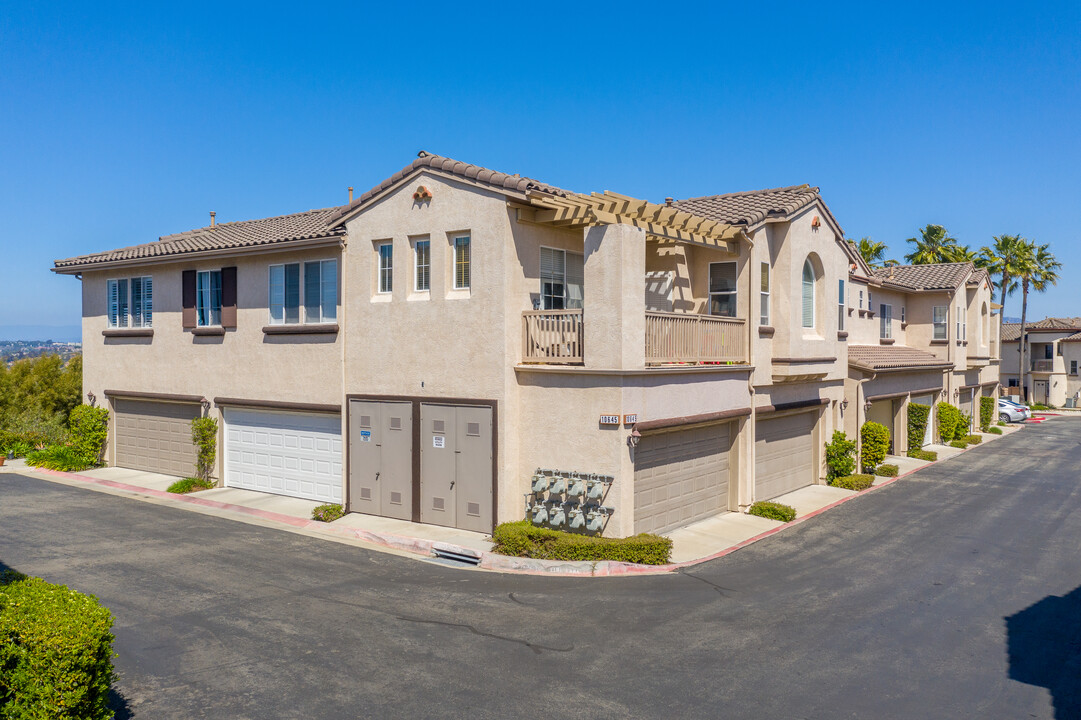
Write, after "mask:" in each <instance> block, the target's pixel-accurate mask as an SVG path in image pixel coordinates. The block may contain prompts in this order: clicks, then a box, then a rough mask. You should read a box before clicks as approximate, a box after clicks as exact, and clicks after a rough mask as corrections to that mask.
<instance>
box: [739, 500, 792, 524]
mask: <svg viewBox="0 0 1081 720" xmlns="http://www.w3.org/2000/svg"><path fill="white" fill-rule="evenodd" d="M747 514H748V515H757V516H758V517H763V518H766V519H767V520H780V521H781V522H792V521H793V520H795V519H796V508H794V507H792V506H791V505H783V504H781V503H777V502H770V501H769V500H759V501H758V502H756V503H754V504H752V505H751V507H749V508H747Z"/></svg>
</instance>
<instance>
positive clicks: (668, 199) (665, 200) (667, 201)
mask: <svg viewBox="0 0 1081 720" xmlns="http://www.w3.org/2000/svg"><path fill="white" fill-rule="evenodd" d="M674 202H675V200H674V199H673V198H670V197H668V198H665V199H664V204H665V206H667V207H672V203H674Z"/></svg>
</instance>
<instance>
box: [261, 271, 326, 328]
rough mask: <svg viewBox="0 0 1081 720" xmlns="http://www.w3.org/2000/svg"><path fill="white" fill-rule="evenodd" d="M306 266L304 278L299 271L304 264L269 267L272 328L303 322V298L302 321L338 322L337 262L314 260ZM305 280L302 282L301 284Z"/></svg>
mask: <svg viewBox="0 0 1081 720" xmlns="http://www.w3.org/2000/svg"><path fill="white" fill-rule="evenodd" d="M303 265H304V273H303V276H302V275H301V272H300V270H301V268H300V266H301V263H289V264H288V265H271V266H270V273H269V278H270V280H269V283H270V286H269V304H270V324H271V325H296V324H299V323H300V322H302V320H301V317H300V308H301V301H300V299H301V297H303V298H304V303H303V305H304V319H303V322H305V323H332V322H336V321H337V319H338V261H337V260H313V261H310V262H306V263H304V264H303ZM302 279H303V283H301V280H302ZM301 290H303V293H302V292H301Z"/></svg>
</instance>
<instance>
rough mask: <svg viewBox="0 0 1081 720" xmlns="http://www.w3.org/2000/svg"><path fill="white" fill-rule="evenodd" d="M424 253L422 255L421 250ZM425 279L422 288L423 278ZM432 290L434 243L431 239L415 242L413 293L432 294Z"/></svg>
mask: <svg viewBox="0 0 1081 720" xmlns="http://www.w3.org/2000/svg"><path fill="white" fill-rule="evenodd" d="M422 247H423V248H424V252H423V253H421V248H422ZM422 277H423V278H424V283H423V287H421V285H422V283H421V281H420V280H421V278H422ZM431 290H432V241H431V239H425V240H415V241H414V242H413V292H431Z"/></svg>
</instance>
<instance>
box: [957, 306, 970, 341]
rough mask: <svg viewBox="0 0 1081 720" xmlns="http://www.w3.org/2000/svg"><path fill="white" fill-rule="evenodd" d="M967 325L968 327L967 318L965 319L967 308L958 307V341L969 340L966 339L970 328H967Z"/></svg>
mask: <svg viewBox="0 0 1081 720" xmlns="http://www.w3.org/2000/svg"><path fill="white" fill-rule="evenodd" d="M967 325H968V323H967V322H966V318H965V307H964V305H958V306H957V339H958V340H967V339H968V338H967V337H966V336H967V335H968V328H967V327H966V326H967Z"/></svg>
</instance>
